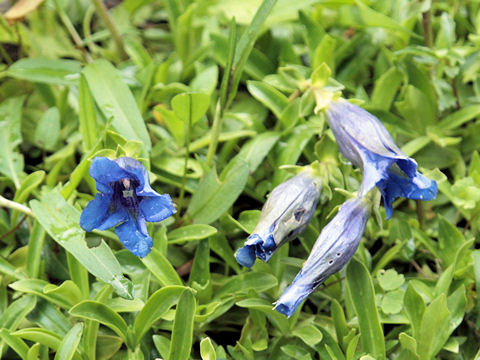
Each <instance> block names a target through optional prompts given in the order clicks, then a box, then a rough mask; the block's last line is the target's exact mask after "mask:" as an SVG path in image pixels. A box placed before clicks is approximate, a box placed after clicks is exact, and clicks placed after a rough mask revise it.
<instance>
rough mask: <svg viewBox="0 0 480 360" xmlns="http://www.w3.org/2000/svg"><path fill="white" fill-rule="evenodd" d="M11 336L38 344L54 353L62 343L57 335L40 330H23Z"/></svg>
mask: <svg viewBox="0 0 480 360" xmlns="http://www.w3.org/2000/svg"><path fill="white" fill-rule="evenodd" d="M12 335H14V336H18V337H19V338H22V339H25V340H29V341H33V342H38V343H40V344H42V345H45V346H48V347H49V348H50V349H52V350H55V351H56V350H58V347H59V346H60V344H61V342H62V338H61V337H60V336H59V335H58V334H56V333H54V332H53V331H50V330H47V329H42V328H25V329H21V330H18V331H15V332H14V333H12Z"/></svg>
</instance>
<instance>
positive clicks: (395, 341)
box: [0, 0, 480, 360]
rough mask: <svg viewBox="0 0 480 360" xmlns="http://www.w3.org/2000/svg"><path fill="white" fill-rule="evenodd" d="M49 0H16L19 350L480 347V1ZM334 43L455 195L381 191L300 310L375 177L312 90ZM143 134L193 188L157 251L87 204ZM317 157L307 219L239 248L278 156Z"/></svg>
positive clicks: (60, 354) (7, 25) (143, 154)
mask: <svg viewBox="0 0 480 360" xmlns="http://www.w3.org/2000/svg"><path fill="white" fill-rule="evenodd" d="M40 3H41V1H31V2H30V4H35V5H39V6H38V7H37V8H36V9H35V8H34V7H33V8H30V9H27V8H25V7H22V6H24V5H25V4H22V1H20V2H19V5H17V6H19V7H18V8H17V10H15V11H17V12H13V10H11V11H9V12H7V10H8V8H9V7H10V5H11V4H10V2H9V1H0V9H1V11H2V12H3V13H4V14H5V16H2V17H1V18H0V57H1V59H2V63H1V64H0V192H1V194H2V197H1V198H0V205H1V206H2V208H0V244H1V245H0V255H1V257H0V273H1V277H0V353H1V358H5V359H9V358H19V357H20V358H23V359H37V358H40V359H48V358H53V357H55V359H72V358H73V359H108V358H115V359H124V358H128V359H153V358H156V357H158V358H164V359H172V360H177V359H178V360H182V359H189V358H192V359H203V360H207V359H208V360H213V359H235V360H242V359H292V358H293V359H297V360H300V359H302V360H303V359H304V360H307V359H338V360H344V359H347V360H351V359H359V358H362V359H364V360H367V359H386V358H389V359H409V360H410V359H420V360H425V359H433V358H439V359H474V358H478V357H479V355H476V354H477V352H478V348H479V345H478V344H479V343H480V317H479V316H480V307H479V302H478V301H477V299H478V293H479V292H480V252H479V250H475V247H476V239H478V234H479V230H480V216H479V215H480V157H479V154H478V149H479V148H480V121H479V120H478V119H479V117H480V102H479V95H480V94H479V93H480V79H479V77H478V74H479V69H480V46H479V44H480V2H478V1H467V0H465V1H460V0H449V1H440V0H438V1H434V2H430V1H413V0H412V1H407V0H379V1H368V0H357V1H353V0H337V1H335V0H332V1H327V0H317V1H316V0H295V1H291V0H277V1H275V0H264V1H263V2H261V1H258V0H244V1H237V0H224V1H220V0H219V1H213V0H196V1H195V0H164V1H152V0H125V1H106V2H105V3H106V5H107V7H104V6H102V3H101V2H100V1H97V0H95V1H91V2H90V1H88V0H47V1H45V2H44V3H42V4H40ZM233 17H234V18H233ZM323 63H326V64H327V65H328V66H329V67H330V69H331V79H330V81H329V85H332V86H339V85H341V86H343V87H344V89H343V94H344V96H345V97H346V98H356V99H359V100H362V101H363V105H362V106H363V107H364V108H366V109H367V110H369V111H370V112H372V113H373V114H375V115H376V116H378V117H379V118H380V119H381V121H382V122H383V124H385V126H386V127H387V128H388V129H389V131H390V132H391V133H392V136H393V137H394V139H395V140H396V142H397V143H398V144H399V146H401V148H402V150H403V151H404V152H405V153H406V154H407V155H409V156H412V157H414V158H415V159H416V160H417V161H418V163H419V166H420V169H421V170H422V171H423V173H424V174H425V175H427V176H429V177H430V178H433V179H436V180H437V181H438V185H439V195H438V197H437V199H436V200H434V201H431V202H428V203H416V202H415V201H411V200H405V199H399V200H398V201H397V202H395V213H394V216H393V218H392V219H391V220H389V221H386V220H385V214H384V210H383V208H380V209H379V211H378V212H377V214H376V215H377V216H374V217H372V218H371V219H370V220H369V222H368V225H367V230H366V232H365V235H364V237H363V239H362V242H361V245H360V247H359V249H358V251H357V253H356V255H355V257H354V259H353V260H352V261H351V262H350V263H349V265H348V266H347V267H346V269H344V270H343V271H341V272H340V273H338V274H336V275H335V276H332V277H331V278H330V279H328V280H327V282H326V283H325V284H324V285H322V286H321V287H320V288H319V290H318V291H316V292H315V293H314V294H312V295H311V296H310V297H309V299H308V300H307V301H306V302H305V304H304V305H303V306H302V307H301V309H300V311H298V312H297V313H296V314H295V315H294V316H292V317H291V318H290V319H287V318H286V317H285V316H283V315H281V314H279V313H277V312H275V311H273V310H272V303H273V302H274V301H275V300H277V299H278V297H279V296H280V294H281V293H282V292H283V290H284V289H285V287H286V286H287V285H288V284H289V283H290V282H291V281H292V279H293V277H294V276H295V274H296V273H297V272H298V270H299V268H300V267H301V264H302V262H303V261H304V259H306V257H307V256H308V253H309V251H310V249H311V248H312V246H313V243H314V241H315V240H316V238H317V237H318V234H319V232H320V231H321V229H322V228H323V226H324V225H325V224H326V223H327V222H328V221H329V220H330V219H331V217H332V214H334V212H335V210H336V208H337V206H338V205H339V204H341V203H343V202H344V201H345V199H346V196H347V194H348V193H349V192H355V191H356V190H357V189H358V185H359V180H360V179H361V173H360V172H359V171H358V170H356V169H354V168H353V167H352V166H351V165H350V164H349V163H347V162H346V160H345V159H344V158H343V157H342V156H340V155H339V153H338V150H337V145H336V143H335V141H334V139H333V136H332V134H331V132H330V131H329V130H328V127H327V126H326V123H325V119H324V115H323V114H322V113H318V114H315V112H314V108H315V105H316V104H315V96H314V92H313V90H312V81H311V78H312V73H313V71H314V70H315V69H317V68H318V67H319V66H320V65H321V64H323ZM125 155H127V156H131V157H135V158H138V159H139V160H140V161H142V162H143V163H144V164H145V165H146V166H147V167H148V168H149V170H150V171H151V180H152V184H153V187H154V188H155V189H156V190H158V191H159V192H161V193H169V194H171V195H172V197H173V198H174V201H175V203H176V204H177V207H178V214H177V216H176V217H175V218H173V217H172V218H170V219H167V220H165V221H164V222H163V223H161V224H149V232H150V234H151V235H152V237H153V239H154V249H153V251H152V252H151V254H150V255H148V256H147V257H146V258H145V259H139V258H137V257H135V256H133V255H132V254H130V253H129V252H128V251H127V250H125V249H123V247H122V246H121V244H120V242H119V241H118V239H117V237H116V236H115V234H114V233H113V231H102V232H100V231H95V232H93V233H91V234H88V235H86V234H85V232H84V231H83V230H82V229H81V228H80V227H79V225H78V220H79V216H80V212H81V210H82V209H83V208H84V207H85V206H86V204H87V203H88V201H89V200H91V199H92V196H93V195H94V194H95V184H94V182H93V180H92V179H91V178H90V177H89V175H88V168H89V166H90V162H91V159H92V158H93V157H95V156H108V157H112V158H114V157H119V156H125ZM315 160H319V161H320V162H321V163H322V164H323V165H324V167H325V171H328V173H329V179H330V180H329V184H328V186H326V187H325V189H324V192H323V195H322V199H321V201H320V204H319V207H318V210H317V212H316V214H315V216H314V219H313V221H312V223H311V224H310V225H309V227H308V229H307V230H306V232H305V233H304V234H303V235H301V236H300V238H299V239H297V240H295V241H293V242H292V243H290V244H287V245H285V246H283V247H282V248H281V249H280V250H279V251H277V253H276V254H275V256H273V258H272V259H271V261H270V262H269V263H262V262H259V261H257V263H256V264H255V265H254V267H253V268H252V270H248V269H244V268H241V267H240V266H239V265H238V264H237V263H236V261H235V258H234V256H233V254H234V251H235V250H236V249H237V248H239V247H240V246H241V245H242V244H243V241H244V240H245V238H246V237H247V236H248V234H249V233H250V232H251V231H252V230H253V227H254V226H255V223H256V221H257V220H258V216H259V209H260V208H261V206H262V204H263V203H264V201H265V196H266V194H268V192H269V191H271V190H272V188H273V187H274V186H276V185H278V184H279V183H281V182H282V181H284V180H286V179H287V178H288V177H289V176H290V173H289V171H288V170H285V169H281V168H280V167H281V166H282V165H295V164H301V165H306V164H309V163H311V162H313V161H315Z"/></svg>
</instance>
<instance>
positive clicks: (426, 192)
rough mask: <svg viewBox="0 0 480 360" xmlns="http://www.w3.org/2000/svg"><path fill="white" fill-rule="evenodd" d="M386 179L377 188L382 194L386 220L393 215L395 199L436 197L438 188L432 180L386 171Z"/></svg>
mask: <svg viewBox="0 0 480 360" xmlns="http://www.w3.org/2000/svg"><path fill="white" fill-rule="evenodd" d="M388 176H389V177H388V179H386V180H381V181H380V182H379V183H378V184H377V186H378V188H379V189H380V192H381V193H382V196H383V199H384V205H385V212H386V215H387V219H390V218H391V217H392V214H393V207H392V204H393V202H394V201H395V199H396V198H399V197H405V198H407V199H413V200H433V199H435V197H436V196H437V192H438V186H437V183H436V182H435V181H434V180H431V179H429V178H427V177H425V176H424V175H422V174H420V173H419V172H418V171H417V172H416V174H415V176H414V177H413V178H411V179H410V178H406V177H402V176H400V175H398V174H396V173H394V172H393V171H391V170H389V171H388Z"/></svg>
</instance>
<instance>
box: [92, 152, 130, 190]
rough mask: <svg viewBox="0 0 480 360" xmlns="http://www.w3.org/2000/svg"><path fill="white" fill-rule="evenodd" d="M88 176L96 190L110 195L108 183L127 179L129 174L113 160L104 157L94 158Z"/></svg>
mask: <svg viewBox="0 0 480 360" xmlns="http://www.w3.org/2000/svg"><path fill="white" fill-rule="evenodd" d="M89 173H90V176H91V177H92V178H93V179H94V180H95V181H96V186H97V190H98V191H100V192H102V193H104V194H112V193H113V189H112V188H111V187H110V185H109V184H110V183H112V182H115V181H118V180H120V179H124V178H128V177H129V173H128V172H126V171H125V170H124V169H122V168H121V167H120V166H119V165H118V164H117V163H116V162H115V161H114V160H110V159H108V158H106V157H96V158H95V159H93V161H92V165H91V166H90V171H89Z"/></svg>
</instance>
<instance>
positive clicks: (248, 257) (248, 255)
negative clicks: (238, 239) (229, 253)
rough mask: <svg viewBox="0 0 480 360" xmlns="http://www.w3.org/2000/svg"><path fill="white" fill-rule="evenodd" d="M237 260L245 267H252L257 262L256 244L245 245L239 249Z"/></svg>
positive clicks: (236, 255)
mask: <svg viewBox="0 0 480 360" xmlns="http://www.w3.org/2000/svg"><path fill="white" fill-rule="evenodd" d="M235 259H236V260H237V262H238V263H239V264H240V265H242V266H245V267H252V266H253V264H255V259H256V256H255V246H254V245H253V246H252V245H245V246H243V247H241V248H240V249H238V250H237V252H236V253H235Z"/></svg>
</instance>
